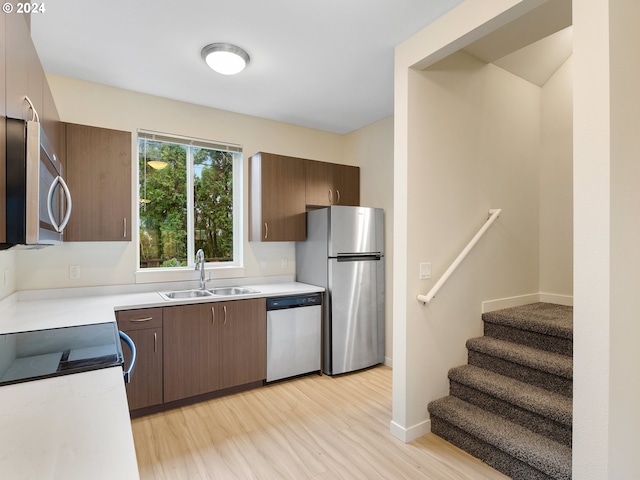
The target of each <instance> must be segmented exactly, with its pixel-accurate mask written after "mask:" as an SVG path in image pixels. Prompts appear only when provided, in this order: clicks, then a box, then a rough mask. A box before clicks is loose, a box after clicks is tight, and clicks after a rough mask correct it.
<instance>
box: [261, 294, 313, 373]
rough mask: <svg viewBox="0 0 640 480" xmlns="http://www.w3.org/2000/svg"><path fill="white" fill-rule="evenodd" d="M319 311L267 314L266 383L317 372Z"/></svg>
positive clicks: (296, 309)
mask: <svg viewBox="0 0 640 480" xmlns="http://www.w3.org/2000/svg"><path fill="white" fill-rule="evenodd" d="M321 322H322V307H321V306H320V305H312V306H301V307H294V308H285V309H278V310H267V382H273V381H274V380H280V379H283V378H288V377H294V376H296V375H302V374H305V373H310V372H316V371H320V369H321V367H320V356H321V350H320V348H321V347H320V342H321Z"/></svg>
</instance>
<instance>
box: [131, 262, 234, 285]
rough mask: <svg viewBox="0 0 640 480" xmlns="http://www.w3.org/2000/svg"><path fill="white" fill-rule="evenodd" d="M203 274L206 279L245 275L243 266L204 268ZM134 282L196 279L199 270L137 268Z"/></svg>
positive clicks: (197, 278) (198, 275) (198, 276)
mask: <svg viewBox="0 0 640 480" xmlns="http://www.w3.org/2000/svg"><path fill="white" fill-rule="evenodd" d="M205 275H206V277H207V280H209V279H211V280H218V279H225V278H243V277H244V276H245V270H244V267H238V266H229V267H215V268H206V267H205ZM135 276H136V283H159V282H183V281H190V280H193V281H198V280H199V278H200V272H199V271H195V270H194V269H193V268H176V269H171V270H168V269H160V268H158V269H148V270H138V271H137V272H136V274H135Z"/></svg>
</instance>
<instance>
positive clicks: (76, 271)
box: [69, 265, 80, 280]
mask: <svg viewBox="0 0 640 480" xmlns="http://www.w3.org/2000/svg"><path fill="white" fill-rule="evenodd" d="M69 278H70V279H71V280H77V279H79V278H80V266H79V265H69Z"/></svg>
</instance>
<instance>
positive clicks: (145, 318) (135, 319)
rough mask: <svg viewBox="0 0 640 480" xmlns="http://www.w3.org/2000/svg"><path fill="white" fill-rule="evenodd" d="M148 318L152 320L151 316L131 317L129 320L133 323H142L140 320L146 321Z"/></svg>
mask: <svg viewBox="0 0 640 480" xmlns="http://www.w3.org/2000/svg"><path fill="white" fill-rule="evenodd" d="M149 320H153V317H144V318H132V319H131V320H129V321H130V322H134V323H142V322H148V321H149Z"/></svg>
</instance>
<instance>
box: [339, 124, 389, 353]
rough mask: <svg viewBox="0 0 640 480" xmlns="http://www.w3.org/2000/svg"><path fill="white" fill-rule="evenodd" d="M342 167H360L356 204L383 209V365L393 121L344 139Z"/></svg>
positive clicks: (363, 129) (386, 308)
mask: <svg viewBox="0 0 640 480" xmlns="http://www.w3.org/2000/svg"><path fill="white" fill-rule="evenodd" d="M343 159H344V163H348V164H353V163H356V162H358V163H359V164H360V202H361V203H362V205H366V206H369V207H377V208H383V209H384V221H385V235H384V242H385V269H386V270H385V277H386V282H385V283H386V290H385V363H386V364H387V365H392V363H393V361H392V353H393V302H392V298H393V278H392V275H393V117H388V118H385V119H383V120H380V121H378V122H375V123H373V124H371V125H368V126H366V127H364V128H361V129H360V130H356V131H355V132H352V133H350V134H348V135H346V136H345V146H344V157H343Z"/></svg>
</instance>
